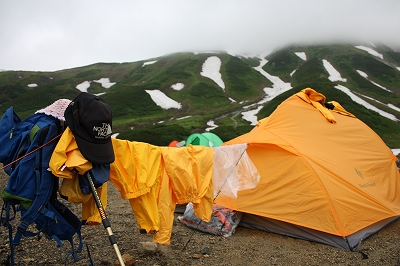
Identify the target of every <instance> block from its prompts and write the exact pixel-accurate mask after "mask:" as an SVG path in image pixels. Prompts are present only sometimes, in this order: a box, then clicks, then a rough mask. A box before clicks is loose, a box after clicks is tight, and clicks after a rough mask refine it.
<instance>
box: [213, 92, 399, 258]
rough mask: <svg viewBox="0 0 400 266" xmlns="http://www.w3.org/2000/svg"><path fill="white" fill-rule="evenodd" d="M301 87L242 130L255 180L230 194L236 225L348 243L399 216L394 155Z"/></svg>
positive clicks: (225, 201) (349, 117)
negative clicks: (238, 220)
mask: <svg viewBox="0 0 400 266" xmlns="http://www.w3.org/2000/svg"><path fill="white" fill-rule="evenodd" d="M331 106H332V107H333V106H334V108H333V110H331V109H328V108H326V107H325V96H324V95H322V94H319V93H318V92H316V91H314V90H312V89H310V88H308V89H304V90H302V91H301V92H299V93H297V94H295V95H293V96H291V97H289V98H288V99H286V100H285V101H284V102H282V103H281V104H280V105H279V106H278V107H277V108H276V110H275V111H274V112H273V113H272V114H271V115H270V116H269V117H267V118H266V119H264V120H262V121H260V122H259V124H258V125H257V126H255V127H254V128H253V129H252V130H251V131H250V132H249V133H246V134H244V135H242V136H239V137H237V138H235V139H233V140H230V141H228V142H226V143H224V145H230V144H238V143H248V144H249V145H248V148H247V153H248V155H249V156H250V158H251V159H252V161H253V163H254V164H255V166H256V167H257V169H258V171H259V173H260V175H261V180H260V183H259V184H258V186H257V187H256V188H254V189H250V190H245V191H239V193H238V197H237V199H232V198H228V197H218V198H217V199H216V203H217V204H219V205H222V206H225V207H227V208H230V209H233V210H237V211H241V212H244V213H245V214H244V215H243V217H242V221H241V225H242V226H247V227H250V228H257V229H261V230H266V231H270V232H276V233H280V234H284V235H289V236H292V237H298V238H302V239H307V240H311V241H317V242H322V243H325V244H330V245H333V246H337V247H340V248H344V249H349V250H353V249H354V247H355V246H356V245H357V244H358V243H359V242H360V241H361V240H362V239H365V238H366V237H368V236H369V235H371V234H373V233H374V232H376V231H378V230H379V229H381V228H382V227H384V226H385V225H387V224H388V223H390V222H392V221H393V220H395V219H397V218H398V217H399V215H400V179H399V177H400V174H399V170H398V168H397V166H396V160H397V158H396V157H395V156H394V155H393V153H392V152H391V150H390V149H389V148H388V147H387V146H386V145H385V143H384V142H383V141H382V139H381V138H380V137H379V136H378V135H377V134H376V133H375V132H374V131H373V130H372V129H371V128H369V127H368V126H367V125H366V124H364V123H363V122H362V121H360V120H359V119H357V118H356V117H354V116H353V115H352V114H350V113H348V112H346V110H345V109H344V108H343V107H341V106H340V105H339V104H338V103H337V102H332V104H331Z"/></svg>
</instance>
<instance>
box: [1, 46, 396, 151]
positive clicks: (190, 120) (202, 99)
mask: <svg viewBox="0 0 400 266" xmlns="http://www.w3.org/2000/svg"><path fill="white" fill-rule="evenodd" d="M370 48H371V49H373V50H374V51H376V53H377V54H371V53H369V52H368V51H366V50H363V49H360V47H356V46H354V45H343V44H341V45H339V44H338V45H324V46H322V45H321V46H294V45H293V46H288V47H285V48H282V49H280V50H277V51H275V52H273V53H271V54H269V55H268V56H267V57H266V58H265V59H267V60H268V61H267V63H266V64H265V65H263V66H262V69H263V70H264V71H266V72H267V73H268V74H269V75H272V76H274V77H276V78H279V79H280V80H281V81H282V82H285V83H290V85H291V87H292V89H290V90H284V91H282V93H281V94H280V95H277V96H276V97H274V98H273V99H272V100H270V101H264V102H260V101H262V100H263V99H264V98H265V97H266V96H268V95H267V94H266V91H267V90H264V89H265V88H270V89H268V91H277V90H278V88H277V87H276V86H277V85H276V84H275V82H276V80H275V79H271V78H267V77H266V76H264V75H263V74H262V73H261V72H259V71H257V70H256V69H255V67H258V66H259V65H260V63H261V62H263V61H262V60H261V58H258V57H257V56H253V57H248V56H247V57H246V56H239V55H231V54H228V53H225V52H217V53H200V54H194V53H178V54H171V55H166V56H162V57H158V58H153V59H149V60H146V61H138V62H130V63H97V64H93V65H89V66H84V67H79V68H73V69H66V70H61V71H56V72H27V71H5V72H0V112H1V113H3V112H4V111H5V110H6V109H7V108H8V107H9V106H14V109H15V111H16V112H17V113H18V114H19V115H20V116H21V117H22V118H24V117H27V116H28V115H30V114H32V113H33V112H35V111H36V110H38V109H41V108H43V107H45V106H47V105H49V104H51V103H52V102H53V101H55V100H57V99H60V98H67V99H73V98H75V97H76V96H77V95H78V94H79V93H80V90H78V89H77V86H78V85H80V86H81V87H79V88H81V89H82V85H83V84H86V85H87V91H88V92H91V93H96V94H101V97H102V98H103V99H104V100H105V101H106V102H107V103H108V104H109V105H110V106H111V108H112V110H113V131H114V132H118V133H120V134H119V136H118V137H119V138H122V139H129V140H137V141H145V142H148V143H152V144H155V145H168V144H169V142H170V141H172V140H173V139H178V140H182V139H185V138H186V137H187V136H188V135H190V134H191V133H194V132H204V130H205V129H206V128H208V127H209V126H210V123H209V122H210V121H212V122H213V123H214V124H216V125H217V126H218V127H216V128H214V129H212V132H214V133H216V134H217V135H219V136H220V137H221V139H222V140H224V141H227V140H229V139H231V138H234V137H236V136H238V135H241V134H243V133H246V132H248V131H249V130H251V129H252V127H253V125H252V124H251V122H250V121H249V120H248V119H244V117H243V112H247V111H250V110H254V109H256V108H261V107H262V108H261V109H260V110H259V111H258V113H257V112H256V114H257V119H261V118H264V117H266V116H268V115H269V114H270V113H271V112H273V111H274V109H275V108H276V106H277V105H278V104H280V103H281V102H282V101H283V100H284V99H286V98H287V97H289V96H290V95H292V94H294V93H296V92H298V91H300V90H301V89H304V88H306V87H311V88H313V89H315V90H316V91H318V92H321V93H322V94H324V95H325V96H326V97H327V100H328V101H330V100H335V101H338V102H339V103H341V105H342V106H343V107H344V108H346V109H347V110H348V111H349V112H351V113H353V114H354V115H356V116H357V117H358V118H360V119H361V120H362V121H364V122H365V123H366V124H368V125H369V126H370V127H371V128H372V129H373V130H375V131H376V132H377V133H378V134H379V135H380V136H381V137H382V139H383V140H384V141H385V142H386V143H387V145H388V146H389V147H391V148H398V147H400V122H399V121H395V120H394V119H389V118H386V117H384V116H382V115H381V114H380V113H378V112H376V111H374V110H371V106H373V107H374V108H377V109H378V110H380V111H383V112H385V113H387V114H389V115H392V116H393V117H395V118H397V119H400V70H399V69H400V68H399V66H400V54H399V53H398V52H395V51H393V50H391V49H389V48H388V47H385V46H380V47H370ZM211 57H214V59H215V57H217V58H218V59H219V60H220V62H221V65H220V68H219V73H220V75H221V78H222V80H223V84H224V88H222V87H221V86H220V84H217V83H216V82H215V81H214V80H212V79H211V78H209V77H206V76H204V75H203V74H202V71H203V67H204V64H205V62H206V60H207V59H209V58H211ZM323 60H326V61H328V62H329V63H330V64H331V65H332V66H333V67H334V68H335V69H336V70H337V71H338V72H339V73H340V75H341V77H342V78H343V79H342V80H334V81H332V78H331V77H330V73H329V71H327V69H326V67H325V65H324V63H323ZM104 78H108V79H109V81H110V82H111V83H113V84H114V85H112V86H109V87H105V86H104V85H102V84H101V82H99V80H100V79H104ZM344 79H345V81H344ZM178 83H179V84H182V86H183V88H182V89H180V90H176V89H174V88H173V85H174V84H178ZM339 85H340V86H344V87H345V88H347V89H348V90H349V91H350V92H352V94H353V95H355V96H356V97H358V99H361V100H363V103H362V104H360V103H359V102H358V101H357V100H354V97H355V96H354V97H351V96H349V94H347V93H345V92H343V91H342V90H339V89H338V86H339ZM148 90H159V91H160V92H162V93H164V94H165V95H166V96H167V97H169V98H170V99H172V100H174V101H176V102H178V103H180V104H181V108H180V109H177V108H170V109H165V108H162V107H160V106H158V105H157V104H156V103H155V102H154V101H153V100H152V98H151V96H150V95H149V93H147V92H146V91H148ZM367 107H368V108H367ZM207 123H208V124H207Z"/></svg>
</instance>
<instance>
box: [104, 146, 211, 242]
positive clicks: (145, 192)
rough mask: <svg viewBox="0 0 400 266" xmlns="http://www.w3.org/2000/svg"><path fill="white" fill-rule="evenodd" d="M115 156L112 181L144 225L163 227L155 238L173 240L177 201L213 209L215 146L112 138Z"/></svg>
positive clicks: (200, 211)
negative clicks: (164, 145)
mask: <svg viewBox="0 0 400 266" xmlns="http://www.w3.org/2000/svg"><path fill="white" fill-rule="evenodd" d="M112 141H113V148H114V153H115V161H114V163H112V164H111V173H110V181H111V182H112V183H113V184H114V185H115V186H116V187H117V189H118V190H119V192H120V193H121V196H122V198H124V199H128V200H129V203H130V205H131V208H132V211H133V212H134V214H135V218H136V220H137V222H138V225H139V227H140V228H141V229H144V230H146V232H150V233H154V232H157V233H156V234H155V236H154V238H153V241H154V242H158V243H160V244H169V243H170V238H171V233H172V224H173V219H174V211H175V206H176V204H177V203H178V204H182V203H188V202H193V203H194V206H195V212H196V215H198V217H199V218H201V219H203V220H204V221H207V222H208V221H210V219H211V214H212V200H213V199H212V197H213V186H212V173H213V150H212V148H209V147H202V146H189V147H182V148H179V149H177V148H175V147H173V148H168V147H158V146H153V145H150V144H147V143H142V142H134V141H133V142H131V141H127V140H119V139H112Z"/></svg>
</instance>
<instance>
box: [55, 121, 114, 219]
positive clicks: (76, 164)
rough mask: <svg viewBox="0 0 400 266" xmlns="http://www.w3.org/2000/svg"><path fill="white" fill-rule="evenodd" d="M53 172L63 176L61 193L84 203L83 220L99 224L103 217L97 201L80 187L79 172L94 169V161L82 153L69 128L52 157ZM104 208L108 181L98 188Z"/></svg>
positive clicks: (72, 199)
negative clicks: (87, 158) (90, 160)
mask: <svg viewBox="0 0 400 266" xmlns="http://www.w3.org/2000/svg"><path fill="white" fill-rule="evenodd" d="M49 167H50V170H51V172H52V173H53V174H54V175H55V176H58V177H61V178H63V180H62V184H61V187H60V191H59V194H60V195H61V196H63V197H65V198H67V200H68V201H70V202H72V203H82V220H83V221H86V223H85V224H87V225H99V224H100V223H101V217H100V214H99V212H98V210H97V206H96V202H95V201H94V199H93V196H92V195H91V194H89V195H85V194H83V193H82V192H81V189H80V187H79V179H78V178H79V177H78V174H81V175H83V174H85V173H86V172H87V171H89V170H90V169H92V163H91V162H89V161H87V160H86V159H85V158H84V157H83V156H82V154H81V152H80V151H79V149H78V145H77V144H76V141H75V138H74V135H73V134H72V132H71V130H70V129H69V128H67V129H66V130H65V131H64V133H63V134H62V136H61V138H60V140H59V141H58V143H57V145H56V147H55V149H54V151H53V154H52V156H51V158H50V163H49ZM96 190H97V193H98V194H99V197H100V200H101V202H102V204H103V207H104V209H106V206H107V183H104V184H103V185H102V187H100V188H97V189H96Z"/></svg>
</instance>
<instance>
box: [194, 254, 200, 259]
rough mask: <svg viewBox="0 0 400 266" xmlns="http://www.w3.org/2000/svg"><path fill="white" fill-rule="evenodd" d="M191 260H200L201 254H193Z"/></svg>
mask: <svg viewBox="0 0 400 266" xmlns="http://www.w3.org/2000/svg"><path fill="white" fill-rule="evenodd" d="M192 258H193V259H200V258H201V254H193V256H192Z"/></svg>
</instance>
